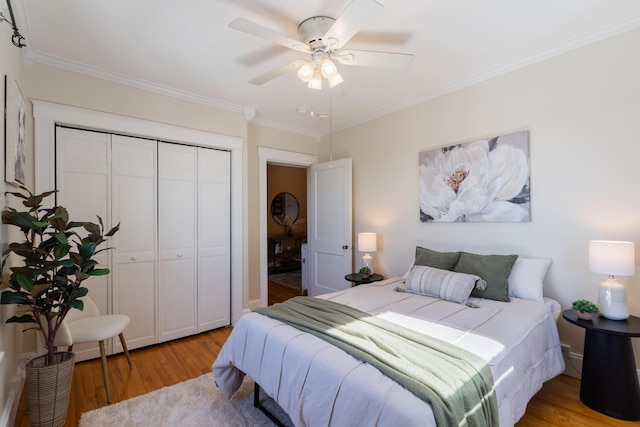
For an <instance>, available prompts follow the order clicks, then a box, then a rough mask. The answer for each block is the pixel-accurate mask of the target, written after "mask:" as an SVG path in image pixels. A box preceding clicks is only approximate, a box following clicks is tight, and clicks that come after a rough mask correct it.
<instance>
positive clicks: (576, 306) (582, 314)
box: [571, 299, 600, 320]
mask: <svg viewBox="0 0 640 427" xmlns="http://www.w3.org/2000/svg"><path fill="white" fill-rule="evenodd" d="M571 308H573V311H575V312H576V316H578V318H580V319H583V320H591V318H592V317H593V315H594V314H596V313H597V312H599V311H600V310H599V309H598V306H597V305H595V304H594V303H592V302H591V301H588V300H586V299H579V300H577V301H574V302H573V304H571Z"/></svg>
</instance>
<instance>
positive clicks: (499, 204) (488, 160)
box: [418, 131, 531, 222]
mask: <svg viewBox="0 0 640 427" xmlns="http://www.w3.org/2000/svg"><path fill="white" fill-rule="evenodd" d="M418 170H419V176H420V221H421V222H528V221H531V200H530V173H529V132H528V131H520V132H515V133H510V134H506V135H498V136H495V137H491V138H488V139H480V140H477V141H472V142H466V143H460V144H455V145H450V146H448V147H443V148H437V149H433V150H428V151H422V152H420V153H419V160H418Z"/></svg>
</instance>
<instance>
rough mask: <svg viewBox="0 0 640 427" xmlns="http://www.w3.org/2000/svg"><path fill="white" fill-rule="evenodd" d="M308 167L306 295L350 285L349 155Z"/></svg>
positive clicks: (323, 292)
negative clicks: (307, 269) (307, 283)
mask: <svg viewBox="0 0 640 427" xmlns="http://www.w3.org/2000/svg"><path fill="white" fill-rule="evenodd" d="M309 170H310V172H309V178H310V182H309V212H311V215H309V220H310V221H309V228H308V233H309V238H308V241H309V248H308V249H309V252H310V255H309V263H310V265H309V270H310V271H309V273H310V274H309V295H310V296H316V295H321V294H325V293H328V292H334V291H339V290H343V289H346V288H348V287H349V286H350V284H349V282H347V281H346V280H345V279H344V276H345V275H347V274H349V273H351V272H352V262H351V253H352V249H351V240H352V239H351V159H342V160H335V161H333V162H332V163H318V164H314V165H311V167H310V169H309Z"/></svg>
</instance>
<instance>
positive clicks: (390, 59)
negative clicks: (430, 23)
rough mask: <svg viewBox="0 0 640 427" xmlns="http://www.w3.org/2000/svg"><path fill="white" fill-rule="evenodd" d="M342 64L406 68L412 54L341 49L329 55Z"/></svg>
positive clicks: (411, 58) (411, 59)
mask: <svg viewBox="0 0 640 427" xmlns="http://www.w3.org/2000/svg"><path fill="white" fill-rule="evenodd" d="M331 58H333V59H335V60H336V61H338V62H339V63H341V64H343V65H357V66H361V67H379V68H395V69H402V68H407V67H408V66H409V65H410V64H411V61H413V55H411V54H408V53H392V52H371V51H367V50H352V49H346V50H341V51H340V52H339V53H338V54H333V55H331Z"/></svg>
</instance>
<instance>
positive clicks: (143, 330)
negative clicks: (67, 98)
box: [111, 135, 158, 352]
mask: <svg viewBox="0 0 640 427" xmlns="http://www.w3.org/2000/svg"><path fill="white" fill-rule="evenodd" d="M157 144H158V143H157V141H153V140H149V139H141V138H132V137H125V136H119V135H113V136H112V162H111V171H112V204H113V207H112V212H113V223H114V224H118V223H119V224H120V230H119V231H118V233H116V234H115V236H114V237H113V238H112V246H113V248H114V249H113V254H112V256H113V268H112V271H111V274H112V276H113V283H114V286H113V301H114V303H113V304H114V310H113V312H114V313H119V314H126V315H128V316H129V319H130V322H129V326H127V328H126V329H125V331H124V335H125V339H126V340H127V345H128V347H129V348H130V349H134V348H138V347H143V346H147V345H150V344H154V343H156V342H157V340H156V310H155V307H156V299H157V298H156V297H157V290H156V289H157V287H156V230H157V181H156V174H157V167H156V163H157V152H156V147H157ZM114 346H115V351H118V352H119V351H122V346H121V344H120V340H114Z"/></svg>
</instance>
